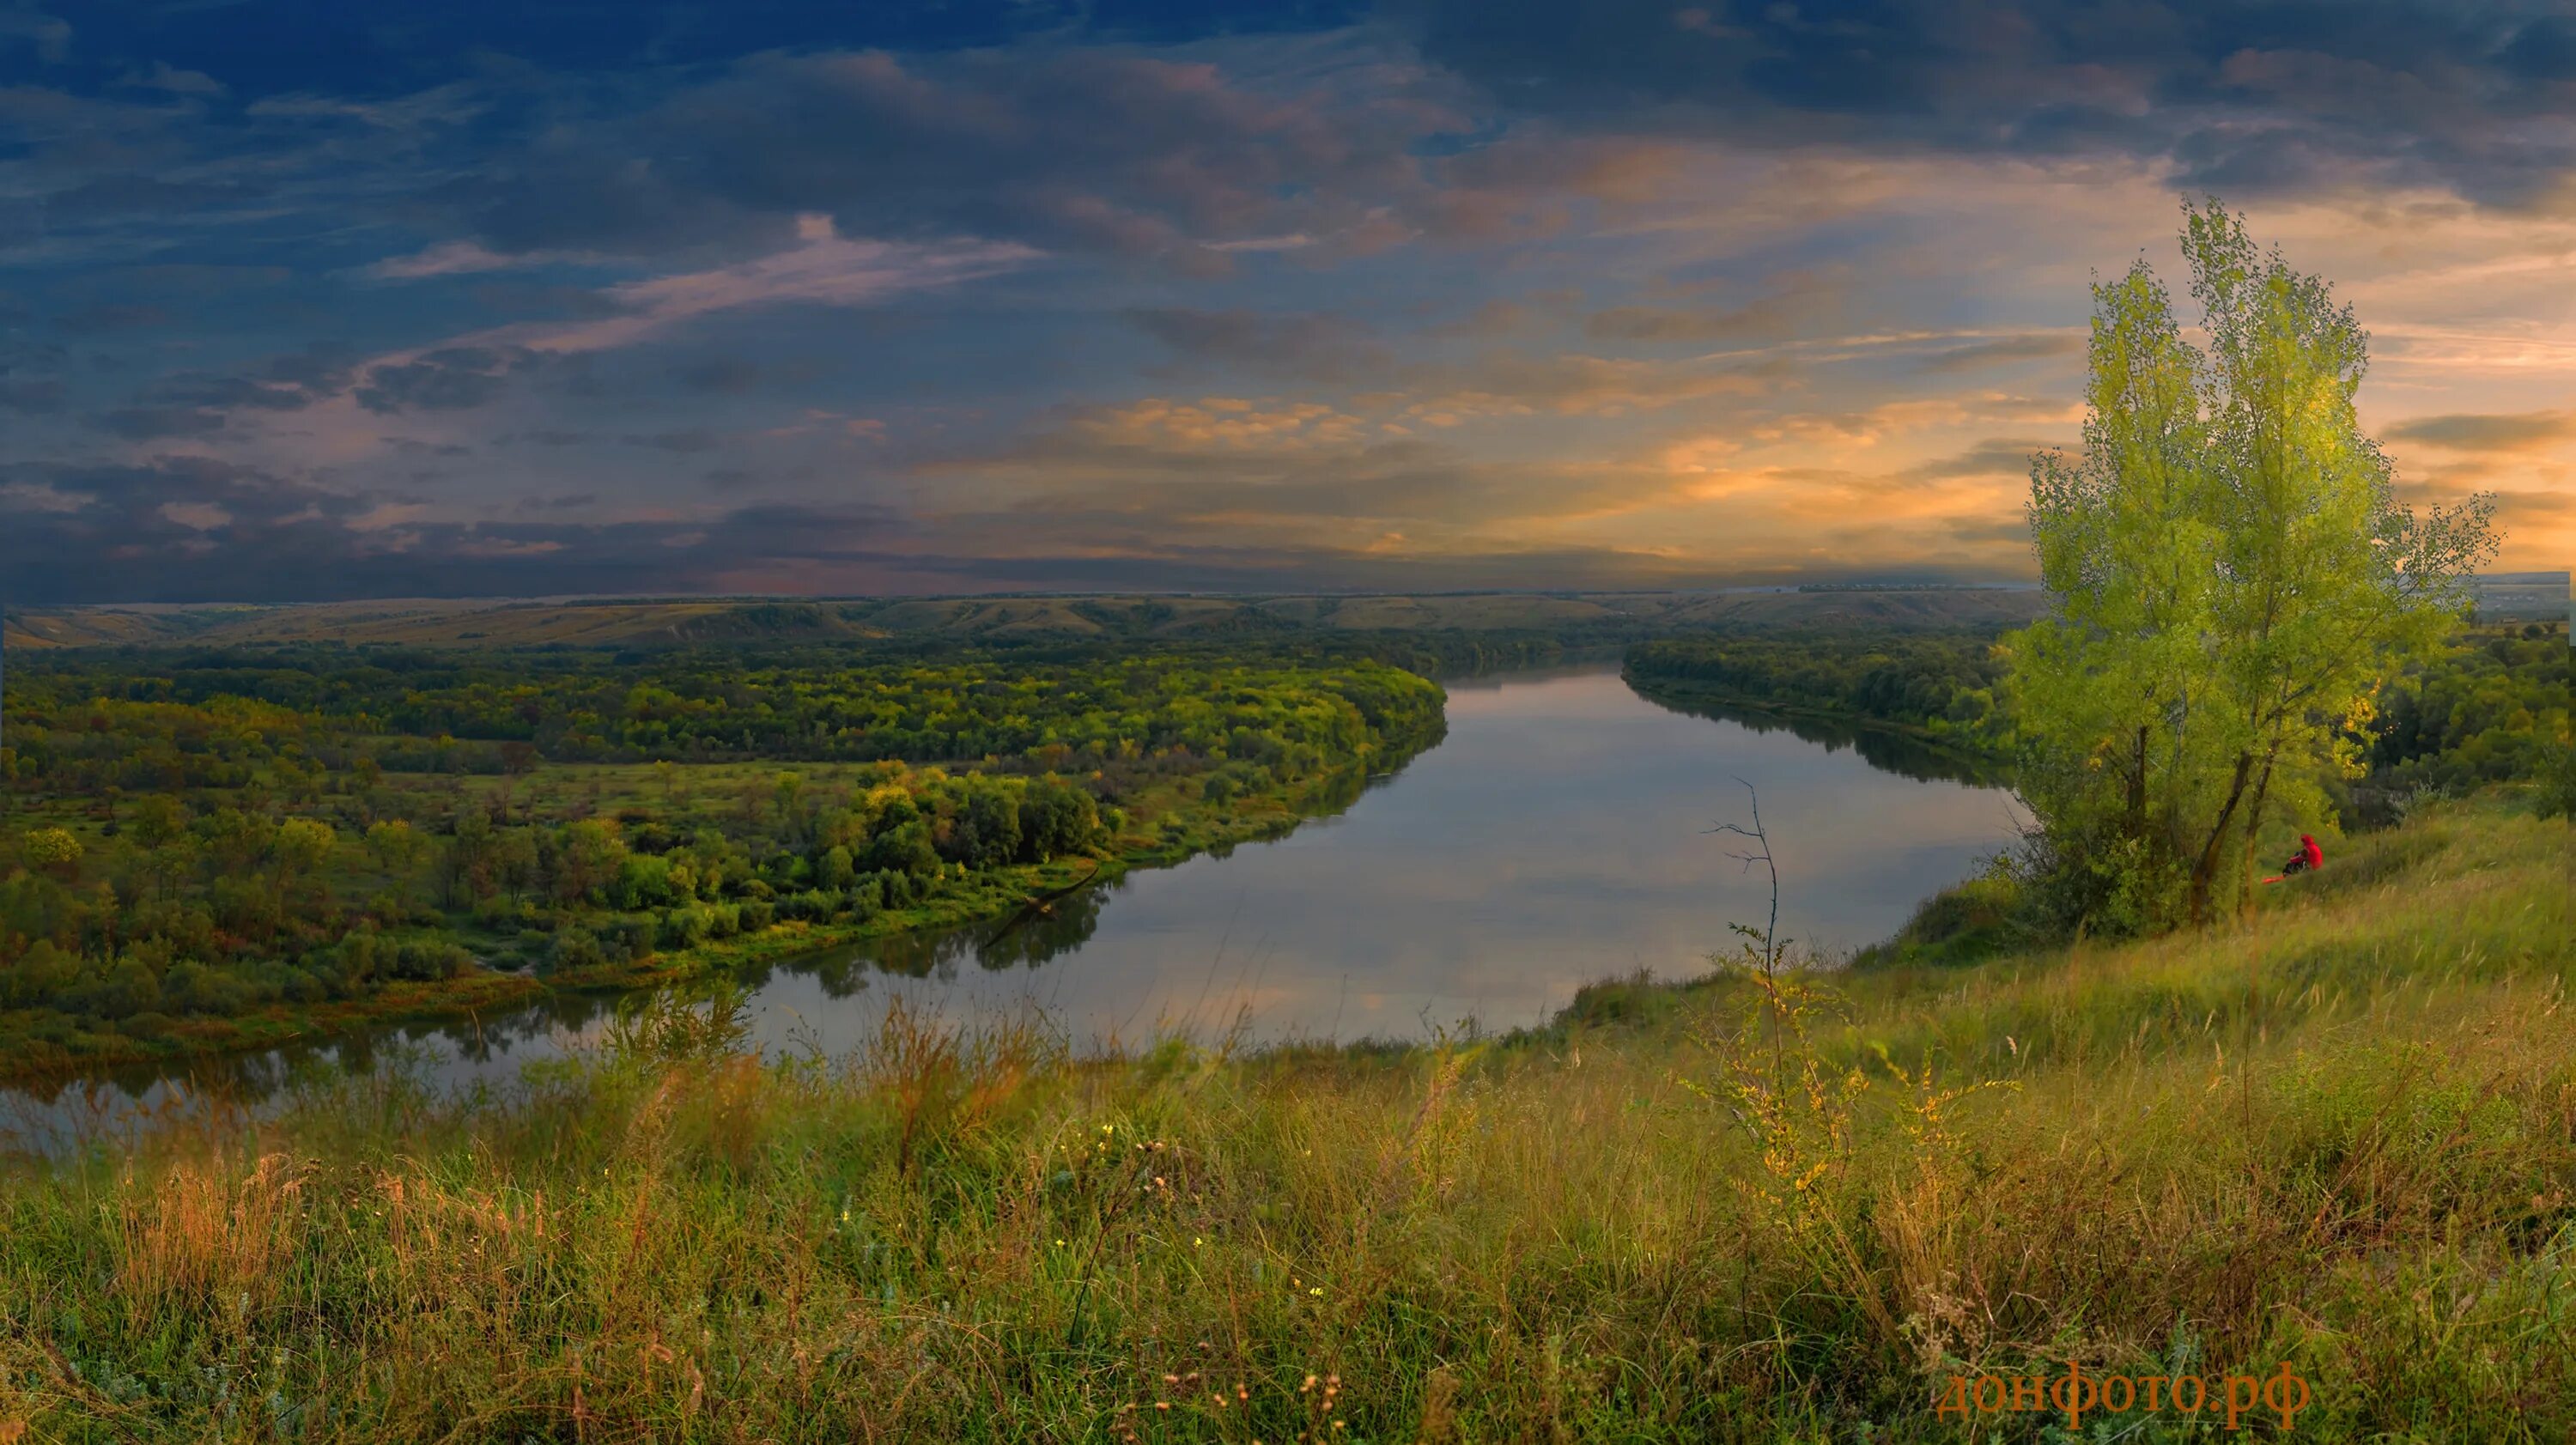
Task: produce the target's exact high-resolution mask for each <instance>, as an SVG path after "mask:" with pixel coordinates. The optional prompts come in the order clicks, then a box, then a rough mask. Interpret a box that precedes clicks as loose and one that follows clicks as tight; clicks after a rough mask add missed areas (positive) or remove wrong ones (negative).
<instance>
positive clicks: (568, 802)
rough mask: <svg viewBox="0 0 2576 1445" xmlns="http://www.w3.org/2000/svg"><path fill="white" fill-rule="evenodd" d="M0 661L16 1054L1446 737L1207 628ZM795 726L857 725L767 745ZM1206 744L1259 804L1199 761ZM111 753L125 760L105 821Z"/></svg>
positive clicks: (1050, 839)
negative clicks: (1067, 636)
mask: <svg viewBox="0 0 2576 1445" xmlns="http://www.w3.org/2000/svg"><path fill="white" fill-rule="evenodd" d="M13 662H14V660H13ZM11 682H12V687H11V690H10V692H9V695H8V702H9V704H10V717H9V735H10V737H11V738H12V739H13V740H20V739H23V740H25V742H26V745H27V748H28V752H29V756H30V757H31V758H34V759H36V760H38V762H39V766H38V767H37V768H35V769H31V770H28V771H26V772H25V773H24V774H22V776H21V778H20V780H19V781H18V782H17V783H16V784H15V785H14V787H13V788H12V794H13V802H16V803H20V804H22V805H23V807H24V809H25V810H26V813H25V814H22V815H21V816H22V817H24V816H27V815H32V826H28V827H25V828H24V830H23V831H22V832H19V833H17V834H15V835H14V836H13V842H14V844H15V846H14V847H13V848H11V849H10V850H9V857H10V858H11V859H14V862H13V863H12V862H0V1058H5V1060H6V1066H8V1067H15V1068H35V1067H43V1066H49V1065H60V1064H65V1063H68V1062H70V1061H72V1060H74V1059H76V1058H78V1057H80V1056H82V1055H85V1054H87V1055H96V1054H108V1055H116V1054H120V1053H131V1052H133V1051H134V1049H135V1048H136V1047H139V1045H137V1043H136V1040H138V1039H140V1038H142V1037H143V1036H144V1035H145V1034H146V1033H149V1034H151V1036H152V1038H153V1039H154V1040H156V1041H157V1042H156V1043H155V1044H154V1047H155V1048H156V1049H159V1050H161V1051H164V1052H167V1051H174V1050H176V1049H179V1048H181V1047H183V1046H184V1045H183V1043H182V1042H180V1041H178V1040H174V1039H172V1038H170V1037H168V1036H167V1035H166V1030H164V1029H163V1027H162V1022H166V1020H167V1019H168V1018H169V1017H171V1016H178V1017H184V1018H187V1019H190V1020H196V1021H203V1020H213V1019H238V1018H244V1017H246V1016H250V1015H255V1014H258V1013H259V1012H261V1011H262V1010H265V1009H269V1008H271V1007H272V1006H278V1005H286V1006H293V1007H299V1008H305V1007H319V1006H324V1005H329V1006H334V1007H338V1008H343V1009H351V1010H363V1009H364V1008H366V1007H369V1006H370V1005H371V1001H373V1000H376V999H378V998H379V996H381V995H383V994H385V993H386V991H387V990H389V989H394V988H396V987H397V986H403V987H402V992H401V993H400V995H399V998H400V1001H401V1002H402V1004H403V1006H406V1007H417V1006H419V1005H420V1003H421V1002H422V1000H423V999H424V997H430V998H435V997H451V996H452V997H459V998H461V997H465V996H466V995H467V994H468V993H470V992H472V991H473V990H475V989H483V988H487V987H490V986H500V985H502V984H504V983H505V981H506V982H507V983H508V984H509V985H511V986H517V987H525V986H526V983H525V975H526V974H527V973H528V972H529V971H530V970H532V969H533V970H534V971H538V972H557V971H564V970H584V971H594V972H595V971H600V970H608V971H611V972H612V973H613V971H614V970H618V969H625V968H629V967H632V966H635V965H639V964H644V963H646V962H648V961H650V959H651V957H652V955H653V954H654V953H655V951H656V950H657V949H658V950H661V951H664V952H674V951H682V952H683V957H681V958H679V959H675V960H672V961H674V962H682V963H688V962H691V961H693V960H694V961H704V962H712V961H714V960H717V959H724V958H732V957H736V956H750V955H743V954H741V952H740V950H741V949H743V948H744V947H746V946H748V947H750V948H752V949H753V952H754V954H760V953H761V952H762V950H768V951H769V952H772V953H774V952H785V951H789V949H790V948H791V947H792V946H794V945H795V944H797V943H801V944H803V945H804V946H809V947H820V946H822V945H824V944H826V943H830V942H835V941H838V940H839V939H841V938H844V937H847V936H848V935H849V932H850V931H854V930H862V929H877V930H882V929H885V928H891V927H898V926H905V925H908V924H913V923H924V924H928V923H945V924H954V923H958V922H963V921H966V920H967V919H969V918H972V917H977V916H986V915H990V914H992V913H995V912H1007V911H1009V910H1011V909H1015V908H1017V907H1019V906H1021V903H1022V901H1023V900H1024V899H1025V898H1026V896H1027V895H1028V893H1029V892H1030V891H1032V890H1033V889H1034V888H1035V887H1037V886H1039V884H1038V882H1037V879H1038V877H1039V873H1040V871H1041V870H1044V869H1046V868H1048V867H1049V866H1050V865H1056V864H1059V863H1060V862H1061V861H1063V860H1071V859H1091V860H1100V859H1102V858H1103V857H1104V856H1118V855H1123V856H1127V857H1131V858H1137V859H1146V858H1163V857H1168V856H1170V855H1171V854H1172V853H1173V852H1174V851H1175V849H1176V848H1177V849H1182V850H1186V849H1187V848H1192V847H1199V846H1205V845H1207V844H1208V843H1211V842H1215V841H1220V840H1221V839H1223V838H1226V837H1239V836H1249V835H1251V832H1252V830H1254V829H1257V828H1259V827H1265V826H1283V825H1284V823H1285V822H1286V821H1287V820H1290V819H1293V818H1294V817H1295V816H1296V815H1297V811H1298V810H1299V809H1300V808H1302V807H1305V806H1308V805H1309V803H1310V802H1311V801H1314V800H1319V799H1324V798H1328V797H1331V796H1338V794H1336V793H1335V792H1334V790H1335V789H1337V788H1339V787H1342V786H1343V785H1344V783H1345V782H1347V781H1348V780H1351V779H1355V778H1357V777H1359V776H1362V775H1364V774H1365V773H1366V772H1367V771H1369V770H1371V769H1374V768H1377V767H1382V766H1384V765H1385V764H1386V762H1387V761H1389V760H1391V759H1394V758H1399V757H1401V756H1403V755H1404V754H1405V753H1407V752H1409V751H1410V750H1411V749H1413V748H1416V747H1419V746H1421V745H1422V744H1423V743H1424V742H1426V741H1428V740H1429V739H1430V738H1432V737H1434V736H1436V735H1437V731H1438V727H1439V716H1440V706H1441V694H1440V691H1439V689H1438V688H1437V687H1436V686H1434V685H1432V684H1430V683H1428V682H1425V681H1423V680H1422V679H1421V678H1418V677H1415V676H1413V675H1411V674H1408V673H1404V672H1400V671H1397V670H1395V669H1393V668H1391V667H1387V666H1385V665H1383V664H1379V663H1375V662H1370V661H1365V660H1349V659H1345V660H1340V661H1332V662H1319V661H1311V660H1306V659H1300V658H1293V657H1285V656H1268V655H1262V654H1258V653H1256V654H1253V655H1250V656H1239V657H1231V658H1228V657H1218V656H1215V655H1212V654H1206V653H1200V652H1172V653H1157V654H1152V655H1147V656H1141V657H1139V656H1106V655H1097V656H1095V655H1076V656H1065V655H1062V654H1060V653H1053V654H1037V653H1013V654H1009V655H1007V656H1000V655H978V656H971V657H965V658H943V659H941V660H939V661H936V662H933V661H925V660H922V659H919V658H914V657H909V656H898V657H892V658H888V657H879V656H870V655H865V654H860V655H853V654H851V653H850V652H848V651H846V650H841V651H836V652H833V653H829V654H825V653H821V652H812V653H803V654H778V655H772V656H767V657H749V658H747V657H745V656H743V655H740V654H736V653H724V654H717V653H712V652H702V653H677V654H656V655H653V656H651V657H649V658H646V657H621V656H615V655H609V654H604V653H544V654H536V655H530V656H525V657H516V658H511V659H508V660H507V661H504V660H501V659H497V658H495V657H493V656H491V655H483V656H478V657H469V658H462V659H458V658H440V659H424V658H417V657H411V656H408V655H400V654H393V655H376V654H361V653H352V652H349V651H347V650H343V649H321V648H300V649H285V650H277V651H271V652H265V653H247V652H233V653H222V654H203V653H198V654H158V653H113V654H102V653H89V654H79V655H73V656H56V657H50V658H48V659H45V660H44V661H43V662H41V663H40V664H38V665H37V666H34V667H31V668H28V669H25V670H24V671H23V672H21V670H19V669H17V668H15V667H14V666H13V670H12V677H11ZM612 702H613V704H614V708H613V709H612V711H615V712H616V715H615V717H614V718H612V717H611V716H609V715H607V714H601V713H596V712H591V711H587V710H586V709H588V708H590V707H592V706H594V705H597V706H609V705H610V704H611V703H612ZM617 710H622V711H617ZM639 729H641V730H640V731H639ZM460 734H472V736H467V737H466V739H465V740H464V741H462V742H460V741H459V740H458V738H459V736H460ZM530 739H536V740H539V742H540V743H541V744H542V746H543V747H544V748H545V749H548V750H559V751H560V752H561V754H562V755H563V757H570V758H584V757H594V756H619V757H623V756H631V755H634V754H635V753H636V752H637V751H638V750H639V749H640V748H642V747H643V746H644V745H645V743H646V742H647V741H649V742H650V744H651V746H652V747H653V748H654V749H657V750H658V749H664V748H670V749H675V750H677V751H679V752H680V753H681V755H682V757H683V759H684V760H683V761H679V762H673V761H670V760H668V759H664V760H661V761H658V762H654V763H633V764H628V763H589V762H567V761H564V760H563V757H556V756H555V755H554V752H553V751H549V753H548V755H547V756H546V757H540V756H539V755H538V753H537V752H536V751H535V750H533V749H532V747H531V743H530ZM961 753H963V754H964V755H965V756H966V757H967V758H969V759H970V760H969V761H966V762H962V763H960V762H955V761H943V760H953V759H955V758H956V757H957V756H959V755H960V754H961ZM809 756H821V757H828V758H838V759H864V760H865V761H839V762H828V763H807V764H804V765H802V766H798V767H793V768H788V769H785V770H782V769H781V768H780V767H779V766H778V763H779V761H781V760H786V759H795V758H799V757H809ZM738 757H751V758H757V759H761V760H762V761H760V762H757V763H753V764H749V765H745V764H741V763H737V762H730V761H725V760H724V759H728V758H738ZM550 758H551V759H552V761H549V759H550ZM1218 775H1222V776H1223V777H1224V778H1225V779H1226V780H1227V790H1228V791H1230V792H1231V793H1233V794H1234V795H1236V802H1235V806H1234V807H1233V808H1232V809H1231V810H1230V813H1239V814H1248V815H1249V819H1250V820H1249V821H1246V822H1243V823H1240V824H1237V823H1234V822H1231V821H1225V820H1221V819H1220V818H1219V816H1218V812H1217V810H1216V809H1215V807H1214V806H1213V805H1212V804H1207V803H1204V802H1202V801H1201V800H1200V799H1199V798H1198V797H1197V796H1195V791H1194V790H1196V789H1197V787H1198V785H1199V784H1200V782H1201V780H1202V779H1205V778H1208V777H1213V776H1218ZM125 789H140V790H146V791H144V792H143V796H141V797H139V798H136V799H134V800H132V801H131V802H130V803H124V804H123V805H122V806H123V812H124V817H123V819H122V821H121V826H119V825H118V820H117V817H116V814H117V811H118V809H119V806H120V800H119V798H118V793H119V791H120V790H125ZM1131 817H1133V818H1136V819H1139V820H1146V821H1147V822H1148V826H1147V827H1146V828H1144V829H1138V828H1136V827H1134V826H1133V825H1131V823H1130V822H1129V819H1130V818H1131ZM1166 824H1169V825H1172V827H1171V828H1169V829H1167V828H1166V827H1165V826H1164V825H1166ZM1229 829H1231V830H1232V831H1229ZM1176 840H1177V841H1176ZM1049 877H1050V878H1051V880H1052V881H1053V882H1061V881H1062V880H1061V878H1059V877H1054V876H1053V875H1049ZM818 884H819V885H820V886H819V887H818V886H817V885H818ZM908 910H927V911H924V912H921V913H918V914H915V913H912V912H908ZM890 915H891V916H890ZM782 923H784V924H789V925H793V926H794V928H795V930H796V932H795V933H794V934H793V935H791V937H790V938H789V939H782V940H779V941H777V942H776V943H775V945H774V946H773V945H760V944H753V943H751V941H750V940H747V939H745V935H752V936H755V937H757V936H760V935H766V934H770V933H773V932H774V931H776V930H777V929H778V928H779V926H780V925H781V924H782ZM827 930H830V931H827ZM736 940H743V942H741V943H737V942H735V941H736ZM691 950H695V951H696V952H695V953H686V952H685V951H691ZM477 959H482V960H486V961H488V962H489V963H490V964H491V965H493V966H494V967H495V968H497V969H498V970H499V974H498V976H496V975H495V974H494V973H493V972H491V971H489V970H487V969H486V968H484V967H483V966H481V965H480V964H478V963H477ZM475 996H477V997H482V996H488V994H478V995H475ZM136 1020H141V1022H140V1023H137V1022H136ZM156 1021H160V1022H156ZM191 1030H192V1031H193V1032H192V1033H191V1035H190V1036H191V1037H212V1036H216V1035H217V1034H218V1033H219V1031H218V1030H215V1029H213V1028H211V1027H209V1026H207V1025H205V1024H204V1023H202V1022H198V1023H192V1024H191ZM16 1041H37V1042H38V1043H39V1044H40V1046H38V1047H29V1048H18V1047H15V1046H14V1043H15V1042H16Z"/></svg>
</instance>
